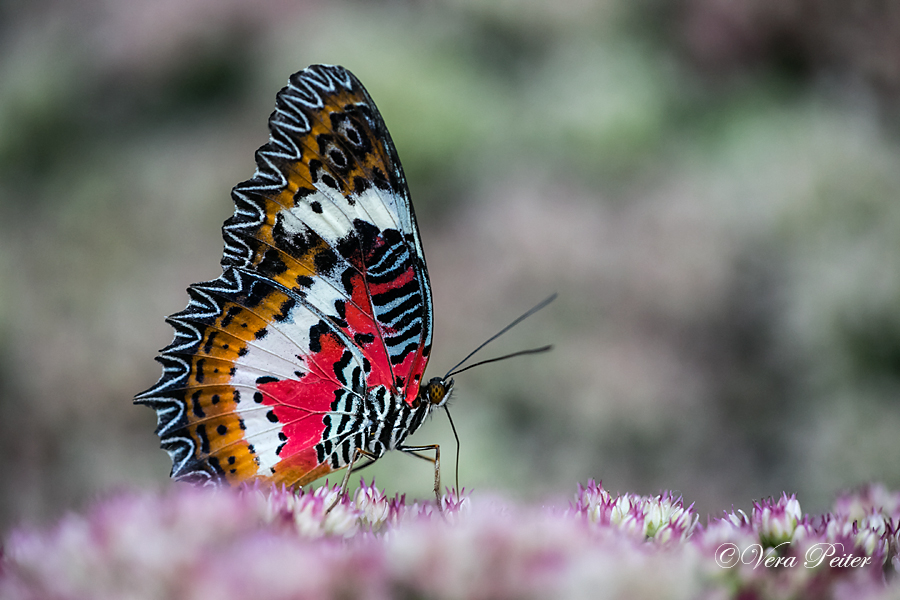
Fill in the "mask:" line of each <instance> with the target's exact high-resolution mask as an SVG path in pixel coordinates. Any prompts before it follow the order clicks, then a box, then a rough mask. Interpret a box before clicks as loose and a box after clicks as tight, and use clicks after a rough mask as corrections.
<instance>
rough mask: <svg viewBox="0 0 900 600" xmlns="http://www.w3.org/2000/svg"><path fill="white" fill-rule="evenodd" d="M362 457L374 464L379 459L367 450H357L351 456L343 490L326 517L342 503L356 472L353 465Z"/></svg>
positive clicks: (366, 465) (339, 491)
mask: <svg viewBox="0 0 900 600" xmlns="http://www.w3.org/2000/svg"><path fill="white" fill-rule="evenodd" d="M361 456H365V457H366V458H368V459H370V460H371V461H372V462H375V461H376V460H377V459H378V457H377V456H375V455H374V454H372V453H371V452H369V451H367V450H363V449H362V448H357V449H356V450H354V451H353V454H352V455H351V456H350V462H349V463H347V472H346V473H344V479H343V480H342V481H341V489H340V490H338V495H337V497H336V498H335V499H334V502H332V503H331V506H329V507H328V510H326V511H325V514H326V515H327V514H328V513H330V512H331V511H332V509H333V508H334V507H335V506H337V504H338V502H340V501H341V498H343V497H344V495H345V494H346V493H347V486H348V484H349V483H350V475H351V474H352V473H353V471H354V469H353V465H354V464H355V463H356V461H357V460H358V459H359V457H361ZM372 462H370V463H367V464H365V465H363V467H368V466H369V465H371V464H372Z"/></svg>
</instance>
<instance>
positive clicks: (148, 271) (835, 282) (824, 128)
mask: <svg viewBox="0 0 900 600" xmlns="http://www.w3.org/2000/svg"><path fill="white" fill-rule="evenodd" d="M316 62H327V63H334V64H342V65H344V66H346V67H348V68H349V69H351V70H352V71H354V72H355V73H356V75H357V76H358V77H359V78H360V79H361V80H362V81H363V82H364V84H365V85H366V86H367V87H368V89H369V91H370V93H371V94H372V96H373V97H374V98H375V100H376V102H377V103H378V105H379V107H380V108H381V111H382V113H383V115H384V118H385V120H386V122H387V125H388V127H389V128H390V130H391V132H392V134H393V137H394V140H395V142H396V145H397V148H398V151H399V154H400V157H401V159H402V161H403V164H404V167H405V169H406V173H407V176H408V179H409V183H410V187H411V190H412V194H413V198H414V200H415V206H416V209H417V212H418V216H419V223H420V226H421V230H422V238H423V240H424V245H425V250H426V254H427V258H428V264H429V266H430V272H431V279H432V283H433V287H434V303H435V315H436V317H435V318H436V322H435V331H434V336H435V351H434V354H433V358H432V363H431V369H430V372H429V376H432V375H439V374H442V373H443V372H444V371H445V370H446V369H448V368H449V367H450V366H452V364H454V363H455V362H456V361H457V360H459V359H460V358H461V357H462V356H464V355H465V354H466V353H467V352H468V351H469V350H471V349H472V348H474V347H475V346H476V345H477V344H478V343H480V342H481V341H482V340H484V339H485V338H486V337H487V336H488V335H490V334H491V333H493V332H495V331H496V330H498V329H500V328H501V327H502V326H503V325H505V324H506V323H508V322H509V321H511V320H512V319H513V318H515V317H516V316H517V315H518V314H520V313H521V312H522V311H524V310H526V309H527V308H529V307H530V306H531V305H533V304H535V303H536V302H538V301H539V300H541V299H542V298H544V297H546V296H547V295H549V294H550V293H552V292H558V293H559V299H558V300H557V301H556V302H555V303H554V304H553V305H552V306H551V307H549V308H547V309H546V310H544V311H543V312H542V313H539V314H538V315H536V316H535V317H533V318H532V319H530V320H529V321H526V322H525V323H524V324H522V325H521V326H520V327H518V328H517V329H515V330H513V331H512V332H510V333H509V334H507V335H506V336H504V337H503V338H501V340H498V341H497V342H496V343H495V344H494V345H493V347H492V348H491V349H490V350H488V351H485V353H484V357H485V358H487V357H490V356H494V355H496V354H499V353H503V352H509V351H514V350H519V349H522V348H526V347H531V346H538V345H542V344H545V343H553V344H554V345H555V349H554V351H553V352H552V353H549V354H544V355H540V356H535V357H525V358H519V359H515V360H511V361H508V362H503V363H499V364H496V365H490V366H486V367H483V368H481V369H476V370H474V371H471V372H468V373H466V374H464V375H461V376H459V377H458V378H457V391H456V393H455V397H454V402H453V405H452V411H453V415H454V419H455V421H456V425H457V428H458V430H459V433H460V438H461V441H462V454H461V459H460V462H461V464H460V482H461V484H463V485H464V486H465V487H467V488H474V489H476V490H479V491H480V492H486V491H490V490H497V491H501V492H503V493H506V494H508V495H511V496H513V497H515V498H522V499H529V500H538V499H546V498H552V497H555V498H565V497H568V496H570V495H571V494H572V493H573V492H574V489H575V485H576V483H577V482H579V481H582V482H583V481H586V480H587V479H588V478H591V477H593V478H597V479H602V480H603V482H604V484H605V485H606V486H607V487H608V488H609V489H612V490H613V491H620V492H624V491H633V492H639V493H655V492H657V491H659V490H661V489H673V490H676V491H677V492H680V493H682V494H684V496H685V498H686V500H687V501H688V502H696V503H697V507H698V509H699V510H700V512H701V514H705V513H707V512H714V511H719V510H723V509H726V508H728V509H730V508H731V506H732V505H734V506H736V507H738V508H747V507H748V506H749V504H750V502H751V500H752V499H754V498H761V497H764V496H769V495H775V494H780V493H781V491H783V490H787V491H789V492H797V493H798V494H799V495H800V496H799V497H800V500H801V503H802V505H803V507H804V509H805V510H807V511H821V510H823V509H825V507H827V506H828V504H829V503H830V500H831V498H832V496H833V494H834V492H835V491H837V490H839V489H841V488H846V487H849V486H853V485H856V484H859V483H861V482H865V481H869V480H880V481H883V482H885V483H887V484H888V485H890V486H893V487H895V488H896V487H898V486H900V443H898V441H900V440H898V437H900V436H898V432H900V402H898V392H900V304H898V301H900V202H898V197H897V196H898V191H900V144H898V123H900V121H898V117H900V110H898V108H900V5H897V4H895V3H890V2H876V1H865V0H859V1H854V2H846V1H844V0H780V1H779V2H772V1H770V0H745V1H743V2H734V1H732V0H597V1H591V0H553V1H549V0H520V1H517V2H514V1H512V0H509V1H492V0H437V1H434V2H414V1H407V2H404V1H384V2H372V1H366V2H363V1H358V2H350V1H334V0H328V1H326V0H307V1H297V2H294V1H288V0H267V1H261V2H253V3H250V2H243V1H241V0H225V1H223V0H154V1H149V0H148V1H145V2H139V1H125V0H78V1H73V0H4V1H2V2H0V449H2V456H3V457H4V460H2V461H0V482H2V483H0V490H2V491H0V528H3V529H5V528H7V527H9V526H10V525H11V524H12V523H15V522H40V521H42V520H46V519H49V518H52V517H54V516H57V515H59V514H61V513H62V512H64V511H65V510H69V509H75V510H77V509H79V508H80V507H83V506H84V505H86V504H87V503H89V502H90V501H91V499H93V498H95V497H97V496H99V495H104V494H108V493H112V492H113V491H115V490H118V489H123V488H161V487H164V486H166V485H170V484H169V483H168V479H167V476H168V471H169V460H168V458H167V456H166V455H165V453H163V452H162V451H161V450H160V449H159V447H158V440H157V438H156V437H155V435H154V434H153V429H154V427H155V421H156V420H155V415H154V414H153V412H152V411H151V410H149V409H147V408H144V407H135V406H133V405H132V404H131V398H132V396H133V395H134V394H135V393H136V392H139V391H141V390H143V389H145V388H147V387H149V386H150V385H151V384H152V383H154V382H155V381H156V379H157V377H158V376H159V367H158V365H157V364H156V363H155V362H154V361H153V357H154V356H155V354H156V351H157V350H158V349H159V348H161V347H163V346H165V345H166V344H167V343H168V342H169V340H170V339H171V335H172V331H171V329H170V328H169V327H168V326H167V325H166V324H165V323H164V321H163V319H164V317H165V316H166V315H168V314H170V313H173V312H176V311H178V310H180V309H181V308H183V307H184V305H185V303H186V301H187V296H186V294H185V292H184V289H185V288H186V287H187V286H188V285H189V284H191V283H193V282H195V281H201V280H206V279H210V278H214V277H215V276H217V274H218V273H219V272H220V269H219V266H218V264H219V258H220V256H221V248H222V241H221V237H220V227H221V224H222V221H223V220H224V219H225V218H227V217H228V216H229V215H230V214H231V212H232V204H231V201H230V199H229V191H230V188H231V187H232V186H233V185H234V184H236V183H237V182H239V181H242V180H244V179H247V178H248V177H249V176H250V175H251V174H252V172H253V170H254V163H253V152H254V150H255V149H256V148H257V147H258V146H260V145H261V144H262V143H264V142H265V141H266V139H267V131H266V128H265V124H266V119H267V117H268V115H269V113H270V112H271V111H272V109H273V107H274V96H275V93H276V91H277V90H278V89H279V88H280V87H281V86H282V85H284V83H285V82H286V81H287V77H288V76H289V75H290V74H291V73H292V72H294V71H297V70H299V69H301V68H303V67H305V66H306V65H308V64H310V63H316ZM414 439H415V441H418V442H420V443H430V442H439V443H441V444H444V448H445V469H444V476H445V482H446V483H451V482H452V471H453V469H452V463H453V456H454V445H453V441H452V437H451V434H450V430H449V426H448V424H447V422H446V419H444V418H443V416H442V415H438V416H437V417H436V418H435V419H434V420H432V421H431V422H430V423H428V424H427V425H426V426H425V427H424V428H423V429H422V430H421V431H420V432H419V433H418V434H417V435H416V437H415V438H414ZM363 474H365V475H366V477H367V478H368V477H371V476H372V475H375V476H376V477H377V482H378V483H379V485H382V486H384V487H386V488H387V490H388V493H393V492H394V491H400V492H406V493H408V494H409V495H411V496H418V497H423V498H427V497H428V494H429V488H430V483H431V474H430V466H429V465H428V464H426V463H424V461H416V460H413V459H411V458H409V457H406V456H403V455H399V454H390V455H388V456H387V457H386V458H385V459H384V460H383V461H381V463H379V465H377V466H375V467H373V468H372V469H371V470H369V471H368V472H364V473H363Z"/></svg>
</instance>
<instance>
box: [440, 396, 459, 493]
mask: <svg viewBox="0 0 900 600" xmlns="http://www.w3.org/2000/svg"><path fill="white" fill-rule="evenodd" d="M444 411H445V412H446V413H447V420H449V421H450V429H452V430H453V438H454V439H455V440H456V496H457V498H458V497H459V447H460V446H459V436H458V435H456V425H454V424H453V417H451V416H450V409H449V408H447V405H446V404H445V405H444Z"/></svg>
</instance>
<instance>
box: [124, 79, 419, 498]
mask: <svg viewBox="0 0 900 600" xmlns="http://www.w3.org/2000/svg"><path fill="white" fill-rule="evenodd" d="M269 130H270V133H271V137H270V140H269V142H268V143H267V144H266V145H265V146H263V147H262V148H260V149H259V150H258V151H257V153H256V163H257V171H256V173H255V174H254V176H253V178H251V179H250V180H248V181H245V182H243V183H241V184H238V185H237V186H236V187H235V188H234V190H233V191H232V198H233V199H234V203H235V212H234V215H233V216H232V217H231V218H229V219H228V220H227V221H226V222H225V225H224V226H223V236H224V238H225V253H224V256H223V259H222V265H223V269H224V272H223V274H222V275H221V276H220V277H219V278H218V279H215V280H213V281H209V282H204V283H198V284H194V285H192V286H191V287H190V288H189V289H188V293H189V295H190V298H191V300H190V303H189V304H188V306H187V308H185V310H183V311H181V312H180V313H176V314H174V315H172V316H171V317H170V318H169V319H168V321H169V323H170V324H171V325H172V326H173V327H174V328H175V339H174V341H173V342H172V343H171V344H170V345H169V346H167V347H166V348H164V349H163V350H162V351H161V354H160V356H159V357H157V360H158V361H159V362H160V363H162V365H163V375H162V377H161V378H160V380H159V382H157V384H156V385H155V386H153V387H152V388H150V389H149V390H147V391H146V392H144V393H142V394H139V395H138V396H137V398H136V402H139V403H144V404H148V405H150V406H152V407H154V408H155V409H156V410H157V415H158V421H159V424H158V427H157V434H158V435H159V437H160V439H161V444H162V446H163V448H165V449H166V450H167V451H168V452H169V454H170V455H171V457H172V460H173V468H172V476H173V477H175V478H178V479H220V478H224V479H226V480H229V481H233V482H240V481H246V480H249V479H261V480H264V481H273V482H277V483H286V484H288V485H294V484H300V485H302V484H305V483H307V482H310V481H313V480H315V479H317V478H318V477H321V476H322V475H324V474H326V473H328V472H330V471H332V470H334V469H337V468H340V467H342V466H345V465H346V464H347V462H348V461H349V454H348V452H350V451H352V450H353V449H355V447H357V446H359V445H360V444H361V440H362V438H361V436H362V429H363V427H364V422H363V421H364V419H363V418H362V416H361V415H363V413H364V412H365V411H364V408H365V407H364V406H363V402H364V399H365V396H366V390H367V389H369V388H372V387H375V386H384V387H385V388H386V389H388V390H390V393H391V394H393V396H394V397H396V398H399V399H401V400H402V401H404V402H406V403H407V404H409V405H411V404H412V402H413V401H414V399H415V398H416V395H417V393H418V389H419V384H420V382H421V379H422V374H423V372H424V370H425V365H426V363H427V362H428V356H429V352H430V349H431V325H432V309H431V289H430V285H429V282H428V272H427V269H426V266H425V260H424V254H423V252H422V246H421V241H420V239H419V232H418V227H417V225H416V220H415V214H414V212H413V208H412V204H411V201H410V196H409V191H408V189H407V186H406V179H405V177H404V175H403V170H402V168H401V166H400V161H399V159H398V158H397V153H396V150H395V149H394V145H393V143H392V141H391V138H390V135H389V134H388V132H387V129H386V127H385V125H384V122H383V120H382V118H381V115H380V114H379V113H378V110H377V108H376V107H375V104H374V103H373V102H372V99H371V98H370V97H369V95H368V93H367V92H366V90H365V89H364V88H363V86H362V84H360V82H359V81H358V80H357V79H356V78H355V77H354V76H353V75H352V74H351V73H350V72H348V71H347V70H345V69H343V68H341V67H336V66H326V65H314V66H311V67H309V68H307V69H304V70H303V71H301V72H299V73H297V74H295V75H293V76H292V77H291V78H290V81H289V85H288V86H287V87H285V88H284V89H282V90H281V91H280V92H279V93H278V95H277V97H276V109H275V112H274V113H273V114H272V116H271V117H270V119H269ZM339 449H342V450H341V451H339ZM348 449H349V450H348Z"/></svg>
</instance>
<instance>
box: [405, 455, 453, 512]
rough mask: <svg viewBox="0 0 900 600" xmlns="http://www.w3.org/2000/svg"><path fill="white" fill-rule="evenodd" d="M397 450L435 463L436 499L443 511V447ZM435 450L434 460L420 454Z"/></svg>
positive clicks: (439, 508)
mask: <svg viewBox="0 0 900 600" xmlns="http://www.w3.org/2000/svg"><path fill="white" fill-rule="evenodd" d="M397 450H400V451H402V452H407V453H409V454H412V455H413V456H418V457H419V458H424V459H425V460H427V461H428V462H431V463H434V497H435V498H436V499H437V506H438V510H443V507H442V505H441V447H440V446H439V445H438V444H428V445H426V446H399V447H398V448H397ZM429 450H434V458H433V459H432V458H429V457H427V456H422V455H420V454H418V453H419V452H427V451H429Z"/></svg>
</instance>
